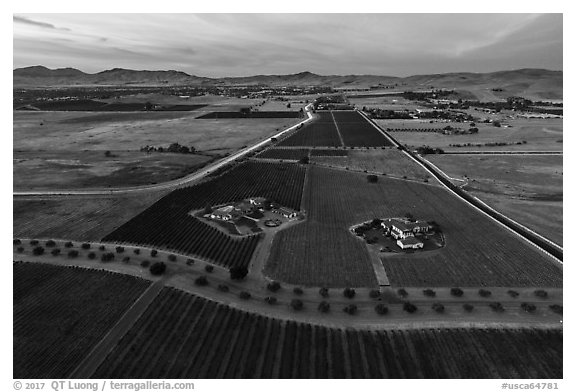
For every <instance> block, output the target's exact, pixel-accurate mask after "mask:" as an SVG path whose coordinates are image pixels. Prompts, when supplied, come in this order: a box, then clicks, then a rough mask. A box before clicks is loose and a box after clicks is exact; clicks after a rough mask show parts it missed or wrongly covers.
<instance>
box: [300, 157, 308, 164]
mask: <svg viewBox="0 0 576 392" xmlns="http://www.w3.org/2000/svg"><path fill="white" fill-rule="evenodd" d="M298 162H299V163H301V164H303V165H307V164H308V163H310V158H308V157H307V156H306V157H302V158H300V160H299V161H298Z"/></svg>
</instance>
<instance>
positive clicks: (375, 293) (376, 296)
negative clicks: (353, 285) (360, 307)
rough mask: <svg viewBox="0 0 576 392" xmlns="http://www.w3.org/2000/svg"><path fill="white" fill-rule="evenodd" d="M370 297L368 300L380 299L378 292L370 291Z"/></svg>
mask: <svg viewBox="0 0 576 392" xmlns="http://www.w3.org/2000/svg"><path fill="white" fill-rule="evenodd" d="M368 295H369V296H370V298H380V290H376V289H374V290H370V293H369V294H368Z"/></svg>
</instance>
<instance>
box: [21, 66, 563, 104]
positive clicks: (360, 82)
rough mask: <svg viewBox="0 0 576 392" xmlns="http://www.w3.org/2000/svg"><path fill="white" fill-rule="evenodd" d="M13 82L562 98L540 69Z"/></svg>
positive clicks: (83, 76)
mask: <svg viewBox="0 0 576 392" xmlns="http://www.w3.org/2000/svg"><path fill="white" fill-rule="evenodd" d="M13 81H14V87H28V88H31V87H32V88H33V87H52V86H79V85H86V86H90V85H108V86H110V85H139V86H144V85H153V86H157V85H205V86H218V85H267V86H271V87H277V86H328V87H333V88H343V89H346V88H369V87H374V86H378V85H380V86H397V87H398V88H400V89H403V90H406V89H421V88H426V89H429V88H431V87H434V88H451V89H456V90H459V91H461V92H462V93H463V95H464V96H469V97H470V98H473V97H476V98H478V99H481V100H494V99H502V98H505V97H508V96H512V95H520V96H524V97H526V98H532V99H562V94H563V87H562V84H563V73H562V71H549V70H544V69H519V70H511V71H499V72H492V73H467V72H460V73H446V74H433V75H415V76H409V77H404V78H400V77H394V76H378V75H318V74H314V73H311V72H300V73H296V74H289V75H255V76H246V77H223V78H207V77H200V76H195V75H189V74H187V73H185V72H181V71H174V70H170V71H136V70H129V69H121V68H114V69H111V70H106V71H102V72H98V73H95V74H88V73H84V72H82V71H80V70H77V69H74V68H60V69H53V70H51V69H48V68H46V67H43V66H33V67H26V68H18V69H15V70H14V71H13Z"/></svg>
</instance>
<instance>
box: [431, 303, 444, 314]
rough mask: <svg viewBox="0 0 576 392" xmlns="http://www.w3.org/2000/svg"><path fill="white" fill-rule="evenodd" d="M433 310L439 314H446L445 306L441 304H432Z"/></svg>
mask: <svg viewBox="0 0 576 392" xmlns="http://www.w3.org/2000/svg"><path fill="white" fill-rule="evenodd" d="M432 309H434V310H435V311H436V312H437V313H444V305H442V304H441V303H438V302H436V303H434V304H432Z"/></svg>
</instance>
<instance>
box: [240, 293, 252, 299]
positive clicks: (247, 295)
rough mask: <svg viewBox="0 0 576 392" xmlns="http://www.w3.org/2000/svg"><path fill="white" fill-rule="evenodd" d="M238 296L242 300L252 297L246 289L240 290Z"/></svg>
mask: <svg viewBox="0 0 576 392" xmlns="http://www.w3.org/2000/svg"><path fill="white" fill-rule="evenodd" d="M238 296H239V297H240V299H244V300H247V299H250V298H252V295H251V294H250V293H249V292H247V291H241V292H240V294H239V295H238Z"/></svg>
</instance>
